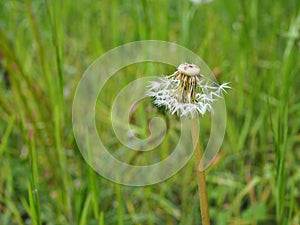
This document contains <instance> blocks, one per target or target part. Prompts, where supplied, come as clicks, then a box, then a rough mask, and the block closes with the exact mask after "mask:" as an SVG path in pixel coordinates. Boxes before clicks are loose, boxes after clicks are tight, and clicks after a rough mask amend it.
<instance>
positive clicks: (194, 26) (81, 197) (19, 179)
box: [0, 0, 300, 225]
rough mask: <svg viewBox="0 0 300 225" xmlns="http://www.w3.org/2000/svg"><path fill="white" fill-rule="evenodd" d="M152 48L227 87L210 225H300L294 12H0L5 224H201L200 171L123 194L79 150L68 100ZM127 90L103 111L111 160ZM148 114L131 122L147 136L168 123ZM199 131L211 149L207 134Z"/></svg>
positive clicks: (121, 8)
mask: <svg viewBox="0 0 300 225" xmlns="http://www.w3.org/2000/svg"><path fill="white" fill-rule="evenodd" d="M197 2H198V3H197ZM146 39H156V40H165V41H171V42H175V43H177V44H180V45H182V46H184V47H187V48H189V49H191V50H192V51H194V52H195V53H196V54H198V55H199V56H200V57H201V58H203V59H204V60H205V62H206V63H207V64H208V65H209V66H210V68H211V69H212V70H213V71H214V74H215V76H216V77H217V79H218V80H219V81H220V82H226V81H230V82H231V84H230V85H231V86H232V90H230V91H229V93H228V94H227V95H225V100H226V104H227V113H228V121H227V131H226V136H225V140H224V142H223V146H222V149H221V151H220V153H219V154H218V156H217V157H216V159H215V162H214V164H213V165H212V166H211V167H210V168H209V170H208V171H207V183H208V194H209V201H210V202H209V204H210V210H211V211H210V214H211V220H212V224H216V225H223V224H224V225H225V224H241V225H242V224H243V225H246V224H251V225H255V224H278V225H290V224H291V225H299V224H300V203H299V202H300V189H299V187H300V173H299V169H300V166H299V160H300V151H299V150H300V94H299V89H300V78H299V75H300V57H299V55H300V1H299V0H288V1H284V0H275V1H270V0H265V1H258V0H245V1H238V0H228V1H222V0H214V1H211V2H209V3H205V4H204V3H202V2H201V1H200V0H199V1H196V0H194V1H193V2H192V1H188V0H177V1H176V0H174V1H171V0H132V1H121V0H112V1H108V0H106V1H103V0H100V1H99V0H98V1H96V0H95V1H92V0H84V1H77V2H76V1H71V0H65V1H50V0H49V1H48V0H44V1H37V0H36V1H30V0H25V1H21V0H18V1H16V0H10V1H4V0H1V1H0V55H1V56H0V57H1V69H0V224H1V225H6V224H7V225H13V224H18V225H21V224H49V225H50V224H88V225H93V224H108V225H109V224H113V225H114V224H118V225H126V224H128V225H131V224H137V225H139V224H147V225H148V224H149V225H152V224H153V225H154V224H157V225H161V224H164V225H165V224H168V225H175V224H180V225H195V224H201V222H200V213H199V201H198V198H197V197H198V194H197V182H196V179H195V170H194V163H193V160H191V161H190V162H189V163H188V164H187V165H186V166H185V167H184V168H183V169H182V170H181V171H180V172H179V173H177V174H176V175H174V176H173V177H172V178H170V179H169V180H167V181H166V182H163V183H160V184H156V185H151V186H147V187H139V188H137V187H126V186H122V185H117V184H114V183H112V182H110V181H108V180H106V179H104V178H102V177H101V176H99V175H98V174H96V173H95V172H94V171H93V170H92V169H91V168H90V167H89V166H88V165H87V164H86V162H85V161H84V159H83V158H82V156H81V154H80V152H79V150H78V148H77V146H76V142H75V140H74V136H73V133H72V118H71V109H72V99H73V95H74V92H75V88H76V85H77V83H78V81H79V80H80V78H81V76H82V74H83V72H84V71H85V69H86V68H87V67H88V65H89V64H90V63H92V62H93V61H94V60H95V59H96V58H97V57H99V56H100V55H101V54H103V53H105V52H106V51H108V50H110V49H112V48H114V47H117V46H119V45H121V44H124V43H127V42H132V41H137V40H146ZM149 68H150V69H149ZM161 68H162V69H161V70H159V71H166V74H170V73H172V72H173V71H174V69H175V68H170V67H167V66H165V67H164V66H161ZM150 70H151V64H147V65H134V66H131V67H128V68H126V69H125V70H124V71H123V72H124V73H132V74H133V77H131V79H134V78H135V77H141V76H143V74H146V75H151V74H150V72H149V71H150ZM128 82H129V80H126V79H123V78H122V77H120V76H118V77H117V78H115V81H114V80H112V81H111V84H109V85H108V86H107V87H106V96H107V97H106V98H104V100H103V101H102V102H100V101H99V104H98V107H97V110H98V112H99V114H100V115H103V118H106V119H102V122H103V124H104V125H103V126H102V125H99V127H98V130H99V133H101V135H103V136H102V138H104V140H105V142H106V145H107V146H108V147H109V148H111V149H117V148H119V147H120V144H119V143H118V141H117V140H116V138H115V137H114V134H113V133H111V132H110V130H109V129H110V128H109V127H110V116H109V115H110V107H111V105H110V102H111V99H113V96H114V95H115V94H117V92H116V88H117V84H116V83H118V84H122V85H126V83H128ZM118 87H119V86H118ZM145 104H147V103H145ZM148 106H150V107H151V102H150V101H149V102H148ZM151 112H152V113H146V112H145V110H144V109H143V108H142V107H141V108H139V109H138V110H137V111H136V112H135V115H134V116H135V120H134V123H135V124H133V126H136V127H138V128H139V129H137V132H138V135H140V136H141V137H143V136H147V124H148V122H149V119H150V118H151V116H153V115H155V114H157V113H160V114H162V115H163V114H164V112H155V111H153V110H152V111H151ZM203 131H204V132H203V135H202V136H203V137H202V140H203V142H205V140H206V136H207V135H206V133H207V132H206V131H209V123H208V122H205V121H204V122H203ZM172 132H174V133H177V131H172ZM163 148H164V149H165V150H166V151H168V150H170V149H171V143H166V144H164V146H163ZM165 153H167V152H165ZM129 157H131V156H129Z"/></svg>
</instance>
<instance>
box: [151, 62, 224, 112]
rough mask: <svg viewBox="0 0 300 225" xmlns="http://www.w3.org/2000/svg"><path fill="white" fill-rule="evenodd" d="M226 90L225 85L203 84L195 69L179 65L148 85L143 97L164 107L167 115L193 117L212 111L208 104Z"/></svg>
mask: <svg viewBox="0 0 300 225" xmlns="http://www.w3.org/2000/svg"><path fill="white" fill-rule="evenodd" d="M228 88H230V87H229V86H228V83H224V84H221V85H217V84H216V83H214V82H210V81H205V79H204V77H203V76H202V75H201V74H200V68H199V67H198V66H196V65H194V64H188V63H183V64H180V65H179V66H178V68H177V71H176V72H175V73H173V74H172V75H170V76H165V77H161V78H159V79H157V80H156V81H153V82H151V83H150V84H149V86H148V91H147V93H146V94H147V96H151V97H153V99H154V101H153V102H154V104H155V105H157V106H164V107H166V109H167V110H168V111H170V112H171V114H177V115H178V116H180V117H189V118H193V117H196V116H197V115H199V114H201V115H204V114H205V113H206V112H213V108H212V103H213V102H214V101H216V100H217V99H218V98H221V97H222V92H225V93H226V89H228Z"/></svg>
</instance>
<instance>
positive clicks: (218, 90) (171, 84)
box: [147, 63, 230, 225]
mask: <svg viewBox="0 0 300 225" xmlns="http://www.w3.org/2000/svg"><path fill="white" fill-rule="evenodd" d="M228 88H230V87H229V86H228V83H224V84H221V85H218V84H216V83H215V82H212V81H209V80H208V79H205V77H204V76H203V75H202V74H200V68H199V67H198V66H196V65H194V64H189V63H183V64H180V65H179V66H178V68H177V71H176V72H175V73H173V74H172V75H170V76H165V77H161V78H159V79H157V80H156V81H153V82H151V83H150V85H149V86H148V91H147V95H148V96H151V97H153V99H154V104H155V105H157V106H164V107H165V108H166V109H167V110H169V111H170V112H171V113H172V114H177V115H178V116H180V117H188V118H193V117H196V116H198V115H204V114H205V113H206V112H213V107H212V104H213V102H215V101H216V100H217V99H218V98H221V97H222V92H226V89H228ZM196 126H197V125H196V124H195V125H194V126H193V127H192V133H193V136H194V137H196V133H197V132H196V130H197V127H196ZM201 158H202V151H201V147H200V141H199V140H198V138H197V144H196V149H195V163H196V173H197V181H198V191H199V200H200V211H201V218H202V224H203V225H210V219H209V203H208V195H207V190H206V179H205V172H204V171H200V170H199V165H200V162H201Z"/></svg>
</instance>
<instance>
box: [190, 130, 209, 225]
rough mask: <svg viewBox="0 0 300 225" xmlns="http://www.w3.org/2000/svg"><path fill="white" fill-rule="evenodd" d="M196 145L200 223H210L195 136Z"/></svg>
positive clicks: (198, 144) (204, 183)
mask: <svg viewBox="0 0 300 225" xmlns="http://www.w3.org/2000/svg"><path fill="white" fill-rule="evenodd" d="M196 129H197V128H196V125H194V129H193V136H194V137H195V134H196V133H197V132H195V131H196ZM196 138H197V139H198V140H197V145H196V149H195V153H194V157H195V165H196V173H197V181H198V192H199V201H200V211H201V218H202V225H210V219H209V204H208V196H207V190H206V179H205V171H200V170H199V165H200V161H201V158H202V150H201V146H200V140H199V138H198V137H196Z"/></svg>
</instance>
